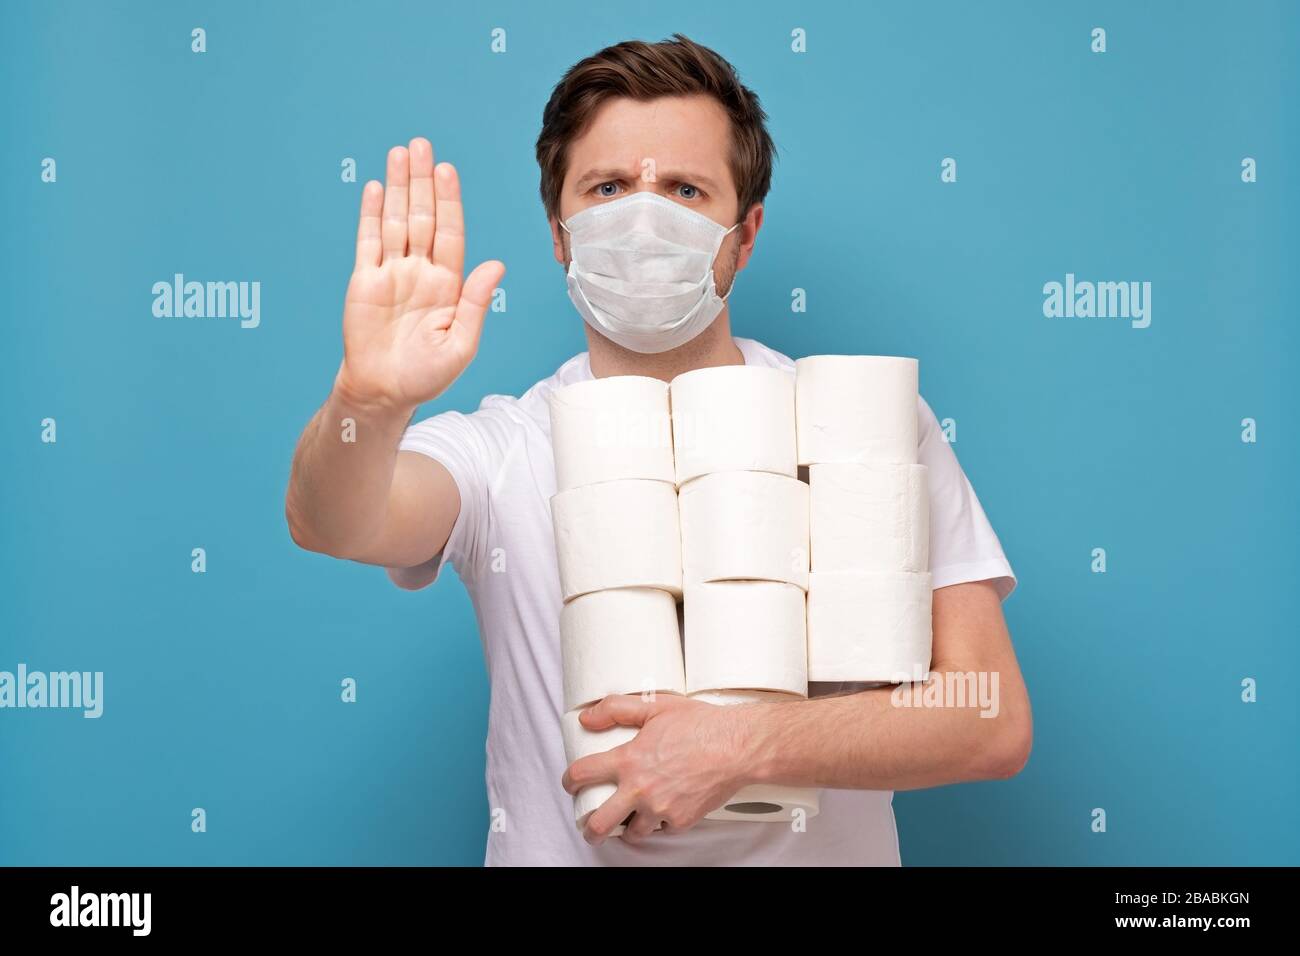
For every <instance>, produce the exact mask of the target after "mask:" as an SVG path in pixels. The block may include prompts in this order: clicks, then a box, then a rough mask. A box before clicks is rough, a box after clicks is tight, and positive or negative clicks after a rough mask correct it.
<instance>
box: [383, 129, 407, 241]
mask: <svg viewBox="0 0 1300 956" xmlns="http://www.w3.org/2000/svg"><path fill="white" fill-rule="evenodd" d="M410 184H411V156H410V154H409V153H408V152H407V151H406V147H405V146H394V147H393V148H392V149H390V150H389V151H388V185H387V187H386V188H385V189H384V223H383V238H384V261H385V262H387V261H388V260H389V259H400V258H401V257H402V256H404V255H406V195H407V192H408V191H409V189H410Z"/></svg>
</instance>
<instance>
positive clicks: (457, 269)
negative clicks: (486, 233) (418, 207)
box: [433, 163, 465, 276]
mask: <svg viewBox="0 0 1300 956" xmlns="http://www.w3.org/2000/svg"><path fill="white" fill-rule="evenodd" d="M433 193H434V197H435V200H436V201H435V203H434V218H435V220H436V222H435V228H434V233H433V264H434V265H438V266H442V267H443V268H445V269H447V270H448V271H450V272H452V273H454V274H455V275H457V276H459V275H460V274H461V273H462V272H463V271H464V269H465V213H464V211H463V209H462V207H461V204H460V177H459V176H458V175H457V174H456V167H455V166H453V165H452V164H451V163H439V164H438V166H437V168H435V169H434V171H433Z"/></svg>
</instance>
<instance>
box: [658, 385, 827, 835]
mask: <svg viewBox="0 0 1300 956" xmlns="http://www.w3.org/2000/svg"><path fill="white" fill-rule="evenodd" d="M794 387H795V382H794V376H793V375H791V374H790V373H788V372H785V371H782V370H780V369H773V368H758V367H751V366H723V367H719V368H705V369H697V370H695V371H691V372H686V373H684V374H682V375H679V376H677V377H676V378H675V379H673V381H672V383H671V386H670V405H671V408H672V428H673V446H674V463H675V475H676V481H677V485H678V494H679V511H680V518H681V546H682V580H683V592H684V607H683V610H684V615H683V616H684V620H685V629H684V630H685V649H686V690H687V693H689V694H690V695H691V696H692V697H693V698H695V699H697V700H702V701H705V702H707V703H710V704H716V705H724V706H725V705H729V704H745V703H755V702H768V701H779V700H785V701H792V700H797V699H799V698H803V697H806V696H807V694H808V647H807V636H806V619H807V616H806V597H805V592H806V590H807V587H808V507H809V506H808V486H807V485H806V484H804V483H803V482H801V481H800V480H799V479H798V468H797V463H796V457H797V440H796V434H795V402H794V398H795V396H794ZM817 810H818V793H817V791H816V790H813V789H807V788H800V787H784V786H772V785H754V786H747V787H744V788H742V789H741V790H740V791H739V792H737V793H736V794H735V796H734V797H733V798H732V799H731V800H729V801H728V802H727V803H726V804H725V805H724V806H723V807H721V808H719V809H717V810H715V811H713V812H711V813H710V814H708V819H713V820H771V821H783V822H787V823H788V822H789V821H790V819H791V817H792V815H793V814H794V813H795V812H796V811H803V812H804V813H805V814H806V815H808V816H812V815H813V814H815V813H816V812H817Z"/></svg>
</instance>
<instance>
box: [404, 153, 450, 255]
mask: <svg viewBox="0 0 1300 956" xmlns="http://www.w3.org/2000/svg"><path fill="white" fill-rule="evenodd" d="M410 157H411V192H410V196H409V197H408V199H409V202H410V208H409V209H408V210H407V211H406V233H407V235H406V242H407V246H408V248H409V251H410V254H411V255H413V256H421V257H422V258H425V259H427V258H429V253H430V251H431V250H432V248H433V229H434V221H433V146H432V144H430V142H429V141H428V140H427V139H422V138H416V139H413V140H411V147H410ZM458 274H459V273H458Z"/></svg>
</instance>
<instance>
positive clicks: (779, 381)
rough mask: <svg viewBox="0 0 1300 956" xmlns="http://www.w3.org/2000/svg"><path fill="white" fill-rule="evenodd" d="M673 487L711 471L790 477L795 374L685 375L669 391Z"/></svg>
mask: <svg viewBox="0 0 1300 956" xmlns="http://www.w3.org/2000/svg"><path fill="white" fill-rule="evenodd" d="M669 397H670V400H671V405H672V418H673V448H674V455H675V457H676V461H677V483H678V484H679V485H680V484H683V483H685V482H687V481H690V480H691V479H692V478H698V477H699V476H700V475H706V474H709V473H710V472H715V471H770V472H773V473H775V474H779V475H789V476H790V477H791V478H793V477H794V476H795V467H796V465H795V449H796V444H795V428H794V376H793V375H791V374H790V373H789V372H786V371H783V370H781V369H779V368H760V367H756V366H751V365H725V366H719V367H716V368H701V369H696V370H695V371H692V372H685V373H683V374H681V375H678V376H677V377H676V378H675V379H673V380H672V383H671V387H670V389H669Z"/></svg>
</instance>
